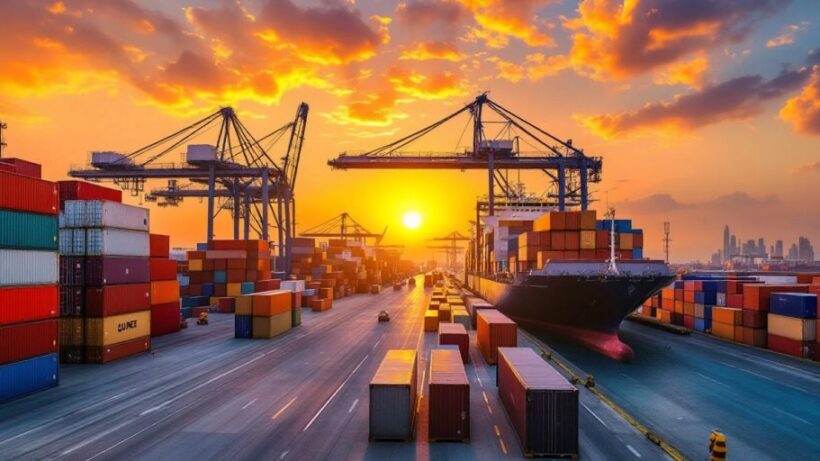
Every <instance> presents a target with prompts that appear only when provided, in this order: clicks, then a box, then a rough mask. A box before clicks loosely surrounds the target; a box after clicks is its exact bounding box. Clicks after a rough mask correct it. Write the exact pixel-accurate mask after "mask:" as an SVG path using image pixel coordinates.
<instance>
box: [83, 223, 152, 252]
mask: <svg viewBox="0 0 820 461" xmlns="http://www.w3.org/2000/svg"><path fill="white" fill-rule="evenodd" d="M86 254H87V255H89V256H149V255H150V254H151V251H150V249H149V242H148V232H140V231H134V230H125V229H112V228H103V229H88V230H87V231H86Z"/></svg>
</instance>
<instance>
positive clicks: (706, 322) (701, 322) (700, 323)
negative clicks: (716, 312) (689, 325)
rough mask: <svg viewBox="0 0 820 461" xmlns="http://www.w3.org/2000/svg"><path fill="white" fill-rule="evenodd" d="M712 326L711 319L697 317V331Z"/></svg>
mask: <svg viewBox="0 0 820 461" xmlns="http://www.w3.org/2000/svg"><path fill="white" fill-rule="evenodd" d="M711 328H712V320H711V319H699V318H696V319H695V331H706V330H708V329H711Z"/></svg>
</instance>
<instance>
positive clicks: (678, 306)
mask: <svg viewBox="0 0 820 461" xmlns="http://www.w3.org/2000/svg"><path fill="white" fill-rule="evenodd" d="M683 303H684V301H681V300H679V299H676V300H675V304H674V306H672V312H675V313H677V314H683Z"/></svg>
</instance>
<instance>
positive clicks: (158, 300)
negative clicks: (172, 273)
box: [151, 280, 179, 306]
mask: <svg viewBox="0 0 820 461" xmlns="http://www.w3.org/2000/svg"><path fill="white" fill-rule="evenodd" d="M173 302H179V281H178V280H162V281H154V282H151V305H152V306H156V305H157V304H166V303H173Z"/></svg>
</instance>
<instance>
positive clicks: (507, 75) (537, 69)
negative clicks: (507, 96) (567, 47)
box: [490, 53, 570, 83]
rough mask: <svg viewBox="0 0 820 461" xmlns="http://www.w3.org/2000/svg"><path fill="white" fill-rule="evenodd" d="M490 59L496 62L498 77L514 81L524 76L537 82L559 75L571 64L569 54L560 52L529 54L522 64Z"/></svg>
mask: <svg viewBox="0 0 820 461" xmlns="http://www.w3.org/2000/svg"><path fill="white" fill-rule="evenodd" d="M490 60H491V61H494V62H495V65H496V68H497V69H498V75H497V77H498V78H501V79H504V80H509V81H511V82H513V83H516V82H518V81H520V80H521V79H523V78H526V79H528V80H530V81H533V82H537V81H538V80H541V79H543V78H546V77H552V76H553V75H557V74H558V73H559V72H561V71H562V70H564V69H566V68H567V67H569V66H570V62H569V59H568V58H567V56H564V55H560V54H556V55H551V56H545V55H544V54H543V53H533V54H529V55H527V56H526V58H525V59H524V63H523V64H521V65H518V64H514V63H511V62H507V61H504V60H501V59H498V58H495V59H490Z"/></svg>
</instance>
